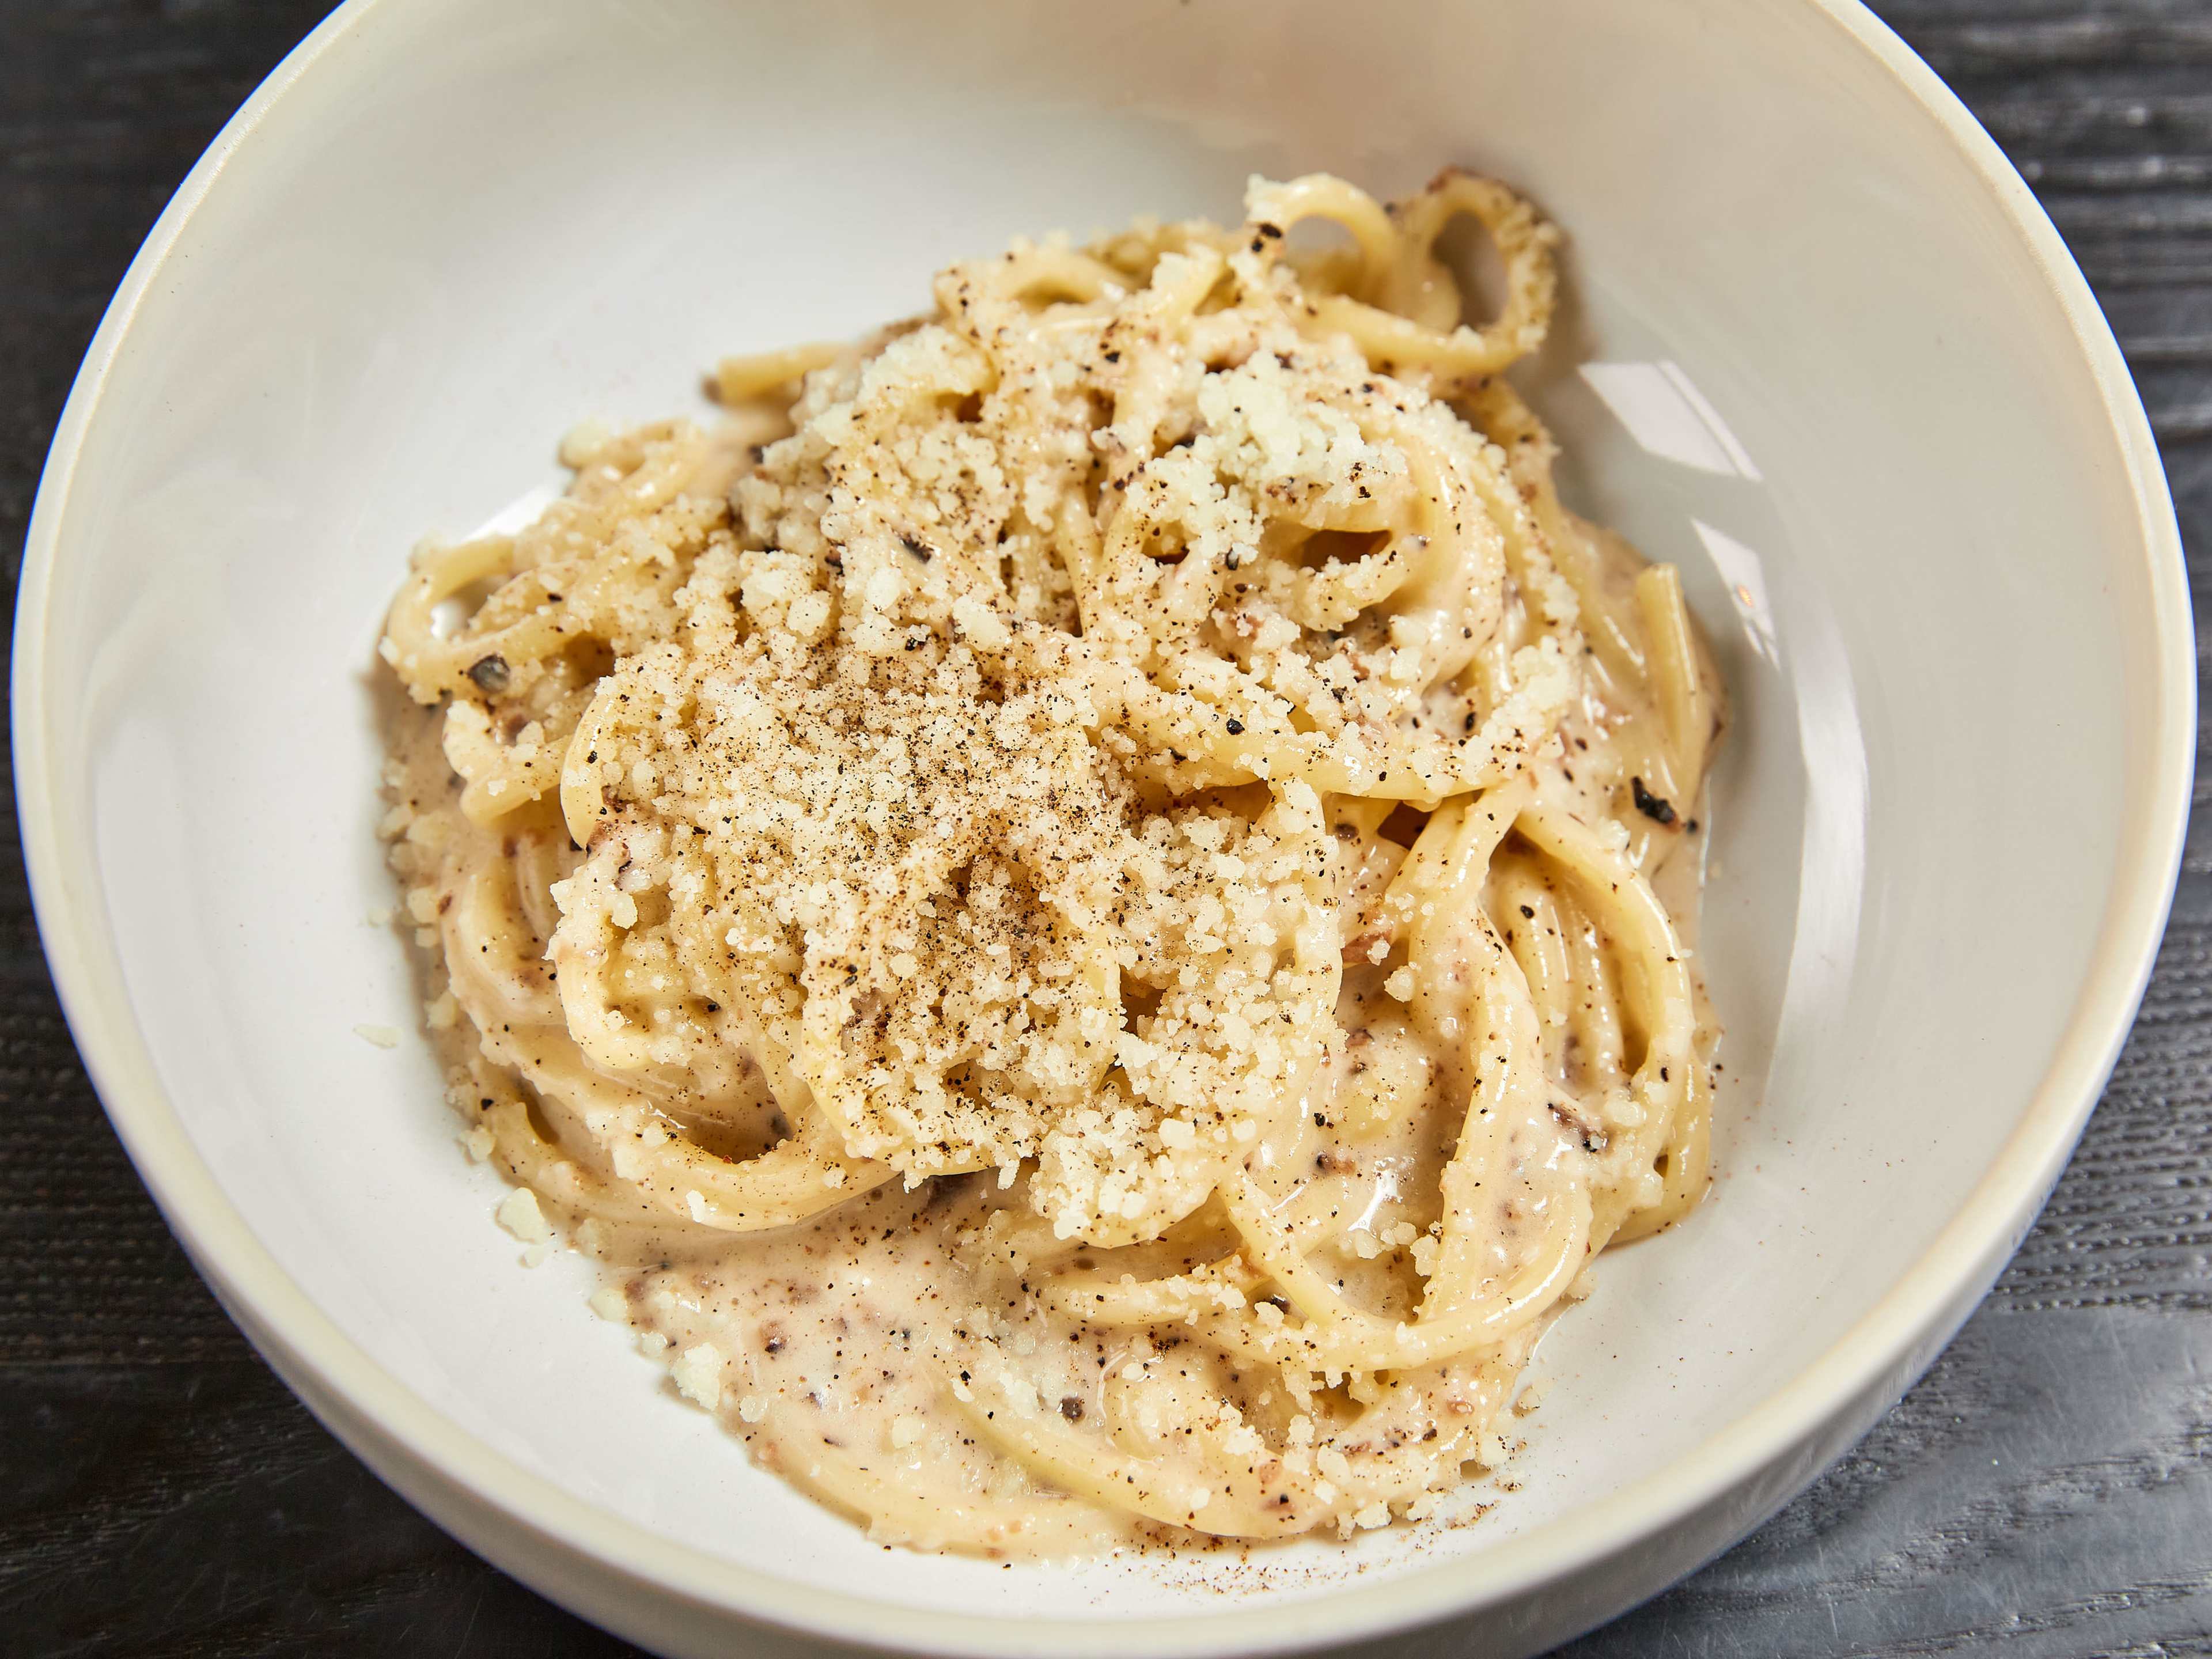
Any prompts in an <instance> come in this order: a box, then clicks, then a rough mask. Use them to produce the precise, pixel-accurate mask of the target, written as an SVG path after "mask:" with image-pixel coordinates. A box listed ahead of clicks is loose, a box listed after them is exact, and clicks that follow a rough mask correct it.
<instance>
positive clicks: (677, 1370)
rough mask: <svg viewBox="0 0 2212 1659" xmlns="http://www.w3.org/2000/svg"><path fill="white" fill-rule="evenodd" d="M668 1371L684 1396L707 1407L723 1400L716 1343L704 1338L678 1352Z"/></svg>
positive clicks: (720, 1366)
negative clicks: (702, 1340)
mask: <svg viewBox="0 0 2212 1659" xmlns="http://www.w3.org/2000/svg"><path fill="white" fill-rule="evenodd" d="M668 1375H669V1376H671V1377H672V1378H673V1379H674V1380H675V1383H676V1387H677V1389H678V1391H680V1392H681V1393H682V1394H683V1395H684V1398H685V1399H687V1400H690V1401H694V1402H695V1403H696V1404H697V1405H699V1406H701V1407H704V1408H705V1409H706V1410H708V1411H710V1412H711V1411H714V1410H715V1409H716V1408H717V1407H720V1405H721V1403H722V1356H721V1355H720V1354H719V1353H717V1352H714V1346H713V1345H711V1344H709V1343H706V1342H702V1343H699V1344H697V1345H696V1346H692V1347H689V1348H686V1349H684V1352H682V1353H680V1354H678V1356H677V1358H676V1363H675V1364H672V1365H671V1366H670V1367H669V1368H668Z"/></svg>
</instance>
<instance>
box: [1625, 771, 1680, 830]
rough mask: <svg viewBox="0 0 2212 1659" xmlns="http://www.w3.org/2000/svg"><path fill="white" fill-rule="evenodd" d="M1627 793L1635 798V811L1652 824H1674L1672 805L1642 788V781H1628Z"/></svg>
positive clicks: (1635, 779) (1638, 779) (1633, 779)
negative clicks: (1648, 819)
mask: <svg viewBox="0 0 2212 1659" xmlns="http://www.w3.org/2000/svg"><path fill="white" fill-rule="evenodd" d="M1628 793H1630V794H1631V795H1632V796H1633V797H1634V798H1635V800H1636V810H1637V811H1639V812H1641V813H1643V814H1644V817H1647V818H1650V820H1651V821H1652V822H1653V823H1674V805H1673V804H1672V803H1671V802H1668V801H1666V800H1663V799H1661V798H1660V797H1659V796H1657V795H1655V794H1653V793H1651V792H1650V790H1649V789H1646V788H1645V787H1644V780H1643V779H1641V778H1631V779H1629V781H1628Z"/></svg>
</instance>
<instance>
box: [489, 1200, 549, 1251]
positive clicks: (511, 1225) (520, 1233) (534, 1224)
mask: <svg viewBox="0 0 2212 1659" xmlns="http://www.w3.org/2000/svg"><path fill="white" fill-rule="evenodd" d="M492 1215H493V1218H494V1219H495V1220H496V1221H497V1222H498V1223H499V1225H501V1226H502V1227H504V1228H506V1229H507V1231H509V1232H510V1233H513V1235H514V1236H515V1237H517V1238H519V1239H520V1240H521V1241H522V1242H523V1243H526V1244H537V1243H543V1242H544V1240H546V1239H549V1238H550V1237H553V1224H552V1223H551V1222H550V1221H548V1220H547V1219H546V1218H545V1212H544V1211H543V1210H541V1209H539V1208H538V1194H536V1193H533V1192H532V1191H531V1190H530V1188H527V1187H517V1188H515V1189H514V1190H513V1192H511V1193H509V1194H507V1196H506V1197H505V1198H504V1199H502V1200H500V1206H499V1208H498V1209H496V1210H495V1211H494V1212H492Z"/></svg>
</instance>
